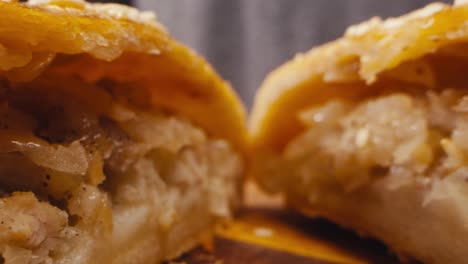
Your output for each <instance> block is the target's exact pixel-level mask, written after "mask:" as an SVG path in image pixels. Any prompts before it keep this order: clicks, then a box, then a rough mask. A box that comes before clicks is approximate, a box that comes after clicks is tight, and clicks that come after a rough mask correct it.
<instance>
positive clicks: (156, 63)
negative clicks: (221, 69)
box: [0, 0, 246, 149]
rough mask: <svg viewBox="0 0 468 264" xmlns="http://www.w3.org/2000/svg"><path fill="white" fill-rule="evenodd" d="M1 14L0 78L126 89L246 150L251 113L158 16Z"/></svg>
mask: <svg viewBox="0 0 468 264" xmlns="http://www.w3.org/2000/svg"><path fill="white" fill-rule="evenodd" d="M0 12H1V16H2V19H1V20H0V75H3V76H5V77H7V78H9V79H10V80H12V81H26V80H30V79H32V78H34V77H36V76H38V75H39V74H41V73H44V74H47V73H48V72H52V73H54V74H62V75H80V76H81V77H83V78H86V79H87V80H89V81H93V82H94V81H96V82H97V81H100V80H103V79H106V80H109V79H110V80H112V81H114V82H117V83H119V84H122V83H124V84H125V85H126V86H128V87H129V89H142V90H146V91H148V96H149V98H147V99H148V100H149V103H150V104H151V105H153V106H155V105H157V106H158V107H163V108H167V109H169V110H170V111H174V112H176V113H177V114H180V115H182V116H185V117H188V118H189V119H191V120H192V121H193V122H194V123H196V124H197V125H200V126H201V127H203V128H204V129H206V130H207V131H208V133H209V134H210V135H211V136H213V137H220V138H226V139H228V140H230V141H231V142H232V143H233V144H234V145H235V146H237V147H238V148H240V149H242V148H243V147H244V141H245V135H246V133H245V129H244V126H245V124H244V122H245V113H244V109H243V106H242V105H241V103H240V101H239V100H238V98H237V96H236V94H235V93H234V92H233V90H232V89H231V87H230V86H229V84H227V83H226V82H225V81H223V80H222V79H221V78H220V77H219V76H218V75H217V74H216V72H215V71H214V70H213V69H212V68H211V66H209V65H208V64H207V63H206V61H205V60H203V59H202V58H200V57H199V56H198V55H196V54H195V53H194V52H193V51H191V50H190V49H188V48H186V47H184V46H182V45H180V44H179V43H177V42H176V41H174V40H173V39H172V38H171V37H170V36H169V35H168V34H167V32H166V31H165V30H164V28H163V27H162V26H160V25H159V23H158V22H157V21H156V20H154V19H152V15H151V14H149V13H139V12H138V11H137V10H135V9H131V8H128V7H124V6H119V5H115V4H112V5H106V4H89V3H85V2H82V1H77V0H73V1H72V0H59V1H58V0H55V1H54V0H49V1H47V0H46V1H42V0H36V1H30V2H29V3H26V4H22V3H8V2H2V1H0ZM11 25H15V26H14V27H12V26H11Z"/></svg>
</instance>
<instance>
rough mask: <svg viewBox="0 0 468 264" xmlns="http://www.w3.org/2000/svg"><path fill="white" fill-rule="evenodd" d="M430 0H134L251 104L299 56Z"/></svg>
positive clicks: (134, 2)
mask: <svg viewBox="0 0 468 264" xmlns="http://www.w3.org/2000/svg"><path fill="white" fill-rule="evenodd" d="M117 2H125V3H130V1H117ZM430 2H432V1H428V0H134V1H132V4H133V5H136V6H137V7H139V8H141V9H145V10H154V11H156V12H157V15H158V18H159V20H160V21H161V22H162V23H163V24H165V25H166V27H167V28H168V29H169V31H170V32H171V33H172V35H173V36H174V37H175V38H177V39H179V40H181V41H182V42H184V43H186V44H187V45H189V46H191V47H193V48H194V49H195V50H196V51H198V52H199V53H200V54H202V55H203V56H205V57H206V58H207V59H208V61H209V62H210V63H211V64H213V66H214V67H215V68H216V69H217V70H218V71H219V72H220V74H221V75H222V76H223V77H224V78H225V79H227V80H228V81H230V82H231V83H232V85H233V86H234V87H235V88H236V89H237V90H238V91H239V93H240V94H241V96H242V98H243V100H244V101H245V103H246V105H247V106H250V105H251V103H252V100H253V96H254V93H255V90H256V88H257V87H258V86H259V85H260V83H261V81H262V80H263V78H264V77H265V76H266V74H267V73H268V72H270V71H271V70H272V69H274V68H275V67H277V66H279V65H280V64H282V63H284V62H285V61H287V60H289V59H291V58H292V57H293V56H294V54H296V53H297V52H303V51H307V50H309V49H310V48H311V47H313V46H315V45H318V44H321V43H324V42H326V41H330V40H333V39H336V38H338V37H339V36H341V35H342V34H343V32H344V31H345V29H346V27H347V26H349V25H351V24H355V23H358V22H361V21H364V20H367V19H369V18H371V17H372V16H381V17H389V16H397V15H400V14H403V13H406V12H409V11H411V10H414V9H416V8H420V7H422V6H424V5H426V4H428V3H430ZM443 2H447V3H450V2H452V1H443Z"/></svg>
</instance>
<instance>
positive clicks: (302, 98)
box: [250, 3, 468, 263]
mask: <svg viewBox="0 0 468 264" xmlns="http://www.w3.org/2000/svg"><path fill="white" fill-rule="evenodd" d="M250 133H251V143H252V148H251V158H252V160H253V164H254V166H253V171H252V174H253V175H254V176H255V177H256V179H257V180H258V182H259V183H260V184H261V185H262V186H263V187H264V188H265V189H266V190H268V191H270V192H275V193H277V192H280V193H284V194H285V196H286V198H287V201H288V204H289V205H290V206H292V207H295V208H297V209H299V210H301V211H302V212H304V213H305V214H308V215H310V216H316V217H325V218H328V219H331V220H332V221H335V222H336V223H339V224H341V225H344V226H346V227H350V228H353V229H355V230H356V231H357V232H358V233H359V234H362V235H365V236H372V237H376V238H379V239H381V240H383V241H384V242H386V243H387V244H388V245H389V246H390V248H392V249H393V250H394V251H396V252H397V253H398V254H399V255H401V256H402V257H410V258H415V259H418V260H421V261H423V262H425V263H466V261H467V259H468V251H467V246H466V245H468V207H467V204H468V5H463V4H459V5H455V6H452V5H445V4H439V3H435V4H431V5H429V6H427V7H425V8H423V9H421V10H417V11H415V12H412V13H410V14H407V15H404V16H401V17H398V18H390V19H387V20H381V19H379V18H373V19H371V20H369V21H367V22H364V23H362V24H359V25H356V26H352V27H350V28H349V29H348V30H347V31H346V33H345V35H344V36H343V37H342V38H340V39H338V40H336V41H333V42H331V43H328V44H325V45H323V46H320V47H317V48H314V49H312V50H311V51H309V52H307V53H305V54H299V55H297V57H296V58H294V59H293V60H292V61H290V62H288V63H286V64H285V65H283V66H281V67H280V68H278V69H277V70H275V71H273V72H272V73H271V74H270V75H269V76H268V77H267V79H266V80H265V82H264V83H263V85H262V87H261V88H260V90H259V92H258V94H257V96H256V99H255V106H254V109H253V114H252V118H251V120H250Z"/></svg>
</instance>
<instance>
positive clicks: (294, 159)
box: [262, 89, 468, 202]
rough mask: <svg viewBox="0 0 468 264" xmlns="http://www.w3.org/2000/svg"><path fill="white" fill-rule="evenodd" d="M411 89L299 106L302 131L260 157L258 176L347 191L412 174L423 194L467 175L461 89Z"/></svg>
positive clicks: (312, 190) (306, 191)
mask: <svg viewBox="0 0 468 264" xmlns="http://www.w3.org/2000/svg"><path fill="white" fill-rule="evenodd" d="M413 91H416V92H414V93H408V92H396V93H395V92H394V93H383V94H381V95H379V96H376V97H372V98H368V99H366V100H364V101H359V102H350V101H344V100H339V99H337V100H332V101H329V102H327V103H326V104H324V105H320V106H317V107H314V108H311V109H307V110H305V111H303V112H301V114H300V116H299V118H300V120H301V122H302V123H303V124H304V125H305V126H306V127H307V128H306V130H305V132H303V133H302V134H301V135H299V136H298V137H297V138H295V139H294V140H292V141H291V142H290V143H289V144H288V145H287V146H286V148H285V149H284V152H283V154H282V156H281V157H279V158H271V159H270V161H269V162H267V163H266V164H267V166H266V167H267V168H266V169H267V173H265V172H263V173H262V175H264V177H268V179H269V180H265V181H263V182H265V184H268V185H269V187H270V189H272V190H278V191H279V190H285V188H286V189H290V190H289V191H290V193H299V194H301V195H303V196H305V197H308V198H309V199H314V197H315V196H317V195H320V194H326V193H327V190H324V189H326V188H325V187H324V186H328V187H329V189H330V188H331V189H336V190H338V191H340V190H341V191H346V192H351V191H354V190H358V189H359V188H361V187H363V186H365V185H368V184H371V183H372V182H375V181H377V180H385V181H386V186H387V187H388V188H390V189H397V188H400V187H403V186H406V185H409V184H412V183H414V182H416V181H418V182H420V183H422V184H425V185H426V186H429V188H432V191H430V192H428V195H427V197H426V200H427V202H428V201H430V200H431V199H434V198H435V196H436V195H435V194H436V193H437V192H438V189H439V188H440V187H441V185H440V184H441V183H448V182H456V183H457V184H458V182H460V181H463V180H464V179H467V175H468V174H466V172H467V171H468V170H467V169H468V140H467V139H468V114H467V113H468V92H466V91H465V90H461V89H444V90H442V91H420V92H417V89H413ZM275 164H278V165H275ZM275 175H277V176H275ZM281 175H283V176H281ZM284 175H287V176H284ZM272 179H274V180H273V181H272ZM289 182H293V183H294V184H288V183H289ZM457 184H454V185H453V186H456V185H457ZM317 186H319V187H317ZM457 189H458V187H457ZM328 191H329V190H328ZM452 193H453V192H452Z"/></svg>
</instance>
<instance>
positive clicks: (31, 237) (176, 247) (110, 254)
mask: <svg viewBox="0 0 468 264" xmlns="http://www.w3.org/2000/svg"><path fill="white" fill-rule="evenodd" d="M0 16H1V19H0V197H1V198H0V254H1V259H0V262H1V263H158V262H160V261H162V260H166V259H170V258H173V257H176V256H178V255H179V254H181V253H182V252H184V251H186V250H188V249H190V248H191V247H193V246H195V245H196V244H197V243H200V242H203V241H206V239H207V235H209V232H210V229H211V227H213V225H214V224H215V223H217V222H218V221H219V220H221V219H223V218H226V217H229V216H230V214H231V212H232V210H233V209H235V208H236V206H237V205H238V203H239V185H240V180H241V174H242V172H243V157H242V153H243V150H244V148H245V136H246V129H245V128H244V110H243V107H242V105H241V104H240V102H239V100H238V98H237V96H236V95H235V93H234V92H233V91H232V89H231V88H230V87H229V85H228V84H227V83H225V82H224V81H223V80H222V79H220V78H219V77H218V75H217V74H216V73H215V72H214V71H213V69H212V68H211V67H210V66H209V65H208V64H207V63H206V62H205V61H204V60H203V59H201V58H200V57H198V56H197V55H195V54H194V53H193V52H192V51H191V50H189V49H187V48H185V47H184V46H181V45H180V44H178V43H177V42H175V41H174V40H172V39H171V38H170V37H169V36H168V34H167V33H166V31H165V30H164V29H163V28H162V27H161V26H160V25H159V24H158V23H157V22H156V20H155V18H154V15H152V14H151V13H145V12H142V13H140V12H138V11H137V10H135V9H132V8H129V7H124V6H120V5H111V4H89V3H86V2H83V1H76V0H75V1H71V0H61V1H59V0H50V1H30V2H29V3H19V2H15V1H0Z"/></svg>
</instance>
